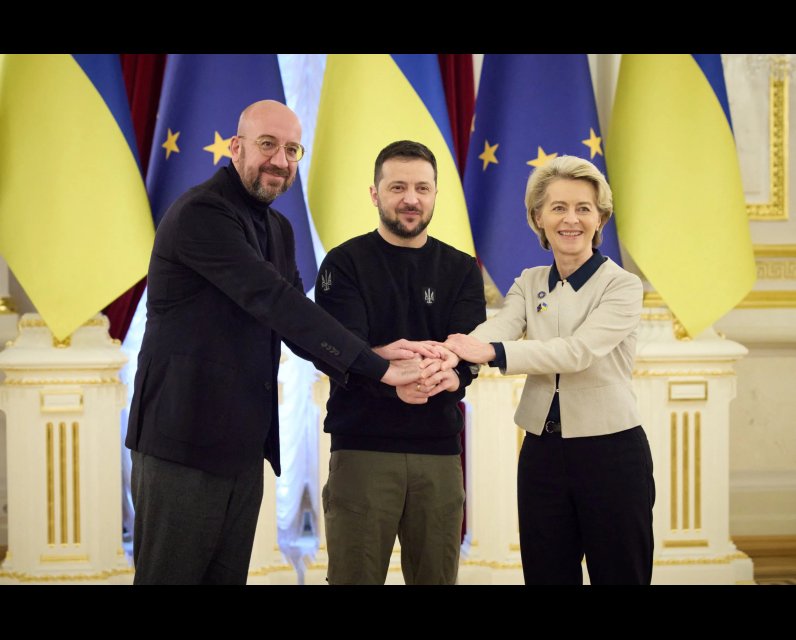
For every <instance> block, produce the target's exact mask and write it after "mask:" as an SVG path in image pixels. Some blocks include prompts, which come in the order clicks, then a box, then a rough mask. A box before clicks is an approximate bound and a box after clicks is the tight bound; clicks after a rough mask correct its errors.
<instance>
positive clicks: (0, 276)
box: [0, 256, 19, 547]
mask: <svg viewBox="0 0 796 640" xmlns="http://www.w3.org/2000/svg"><path fill="white" fill-rule="evenodd" d="M17 320H19V315H18V314H17V312H16V309H15V305H14V301H13V300H12V299H11V297H10V295H9V288H8V265H6V263H5V261H4V260H3V258H2V256H0V351H2V350H3V348H4V347H5V345H6V343H7V342H9V341H11V340H13V339H14V338H16V337H17ZM2 381H3V373H2V371H0V382H2ZM6 477H7V469H6V417H5V414H4V413H3V412H2V411H0V547H7V546H8V488H7V482H6Z"/></svg>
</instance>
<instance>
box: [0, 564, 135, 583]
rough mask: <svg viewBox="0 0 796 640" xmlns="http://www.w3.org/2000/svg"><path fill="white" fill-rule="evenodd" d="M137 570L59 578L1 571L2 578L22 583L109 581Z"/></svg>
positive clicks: (125, 569)
mask: <svg viewBox="0 0 796 640" xmlns="http://www.w3.org/2000/svg"><path fill="white" fill-rule="evenodd" d="M134 573H135V570H134V569H133V568H132V567H125V568H123V569H107V570H105V571H97V572H95V573H72V574H64V575H58V576H40V575H34V574H32V573H25V572H24V571H3V570H0V578H7V579H10V580H19V581H20V582H78V581H83V580H107V579H108V578H112V577H114V576H121V575H132V574H134Z"/></svg>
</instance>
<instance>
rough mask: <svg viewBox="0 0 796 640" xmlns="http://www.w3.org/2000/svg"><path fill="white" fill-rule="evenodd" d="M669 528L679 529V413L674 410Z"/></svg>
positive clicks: (671, 420)
mask: <svg viewBox="0 0 796 640" xmlns="http://www.w3.org/2000/svg"><path fill="white" fill-rule="evenodd" d="M669 482H670V486H669V528H670V529H677V414H676V413H675V412H674V411H672V414H671V416H670V427H669Z"/></svg>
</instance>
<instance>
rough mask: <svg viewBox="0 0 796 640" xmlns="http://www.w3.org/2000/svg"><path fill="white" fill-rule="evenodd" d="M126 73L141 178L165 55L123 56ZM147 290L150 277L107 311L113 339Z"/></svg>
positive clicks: (120, 336) (121, 336) (121, 333)
mask: <svg viewBox="0 0 796 640" xmlns="http://www.w3.org/2000/svg"><path fill="white" fill-rule="evenodd" d="M120 57H121V61H122V72H123V74H124V84H125V86H126V88H127V99H128V101H129V103H130V111H131V113H132V116H133V128H134V129H135V139H136V142H137V143H138V158H139V160H140V161H141V175H143V176H146V171H147V166H148V164H149V153H150V150H151V148H152V136H153V135H154V133H155V117H156V116H157V113H158V102H159V100H160V89H161V86H162V84H163V72H164V70H165V69H166V54H165V53H122V54H121V55H120ZM145 288H146V278H144V279H143V280H141V281H140V282H138V283H137V284H136V285H134V286H133V287H132V288H130V289H128V290H127V291H126V292H125V293H124V294H122V295H121V296H119V297H118V298H117V299H116V300H114V301H113V302H112V303H111V304H109V305H108V306H107V307H106V308H105V309H104V310H103V313H105V315H106V316H108V319H109V320H110V323H111V328H110V334H111V336H112V337H113V338H117V339H118V340H124V337H125V336H126V335H127V330H128V329H129V328H130V323H131V322H132V320H133V314H135V309H136V307H137V306H138V301H139V300H140V299H141V295H142V294H143V293H144V289H145Z"/></svg>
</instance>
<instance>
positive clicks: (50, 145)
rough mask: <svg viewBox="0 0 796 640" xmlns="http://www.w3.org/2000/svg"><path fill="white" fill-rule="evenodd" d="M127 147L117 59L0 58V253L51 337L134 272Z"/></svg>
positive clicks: (139, 236) (133, 192)
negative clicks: (44, 323)
mask: <svg viewBox="0 0 796 640" xmlns="http://www.w3.org/2000/svg"><path fill="white" fill-rule="evenodd" d="M135 144H136V143H135V137H134V135H133V127H132V121H131V118H130V109H129V106H128V102H127V95H126V93H125V88H124V83H123V81H122V69H121V64H120V62H119V57H118V55H68V54H58V55H16V54H15V55H3V56H0V253H1V254H2V255H3V257H4V258H5V260H6V261H7V262H8V265H9V267H10V268H11V270H12V271H13V272H14V275H15V276H16V277H17V279H18V280H19V282H20V284H21V285H22V287H23V288H24V289H25V292H26V293H27V294H28V296H29V297H30V299H31V301H32V302H33V304H34V305H35V306H36V309H37V310H38V312H39V313H40V314H41V316H42V317H43V319H44V321H45V322H46V323H47V325H48V326H49V328H50V329H51V331H52V332H53V334H54V335H55V336H56V338H59V339H64V338H66V337H67V336H68V335H69V334H71V333H72V332H73V331H74V330H75V329H77V328H78V327H79V326H80V325H81V324H82V323H83V322H85V321H86V320H88V319H89V318H90V317H91V316H93V315H94V314H95V313H97V312H98V311H100V310H101V309H103V308H104V307H105V306H106V305H107V304H108V303H110V302H112V301H113V300H114V299H115V298H117V297H118V296H119V295H120V294H122V293H124V292H125V291H126V290H127V289H129V288H130V287H131V286H132V285H134V284H135V283H136V282H138V281H139V280H140V279H141V278H142V277H143V276H144V275H146V271H147V266H148V263H149V256H150V252H151V250H152V242H153V240H154V225H153V223H152V216H151V215H150V210H149V203H148V201H147V195H146V191H145V190H144V183H143V180H142V178H141V172H140V170H139V166H138V160H137V154H136V151H135V148H136V147H135Z"/></svg>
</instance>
